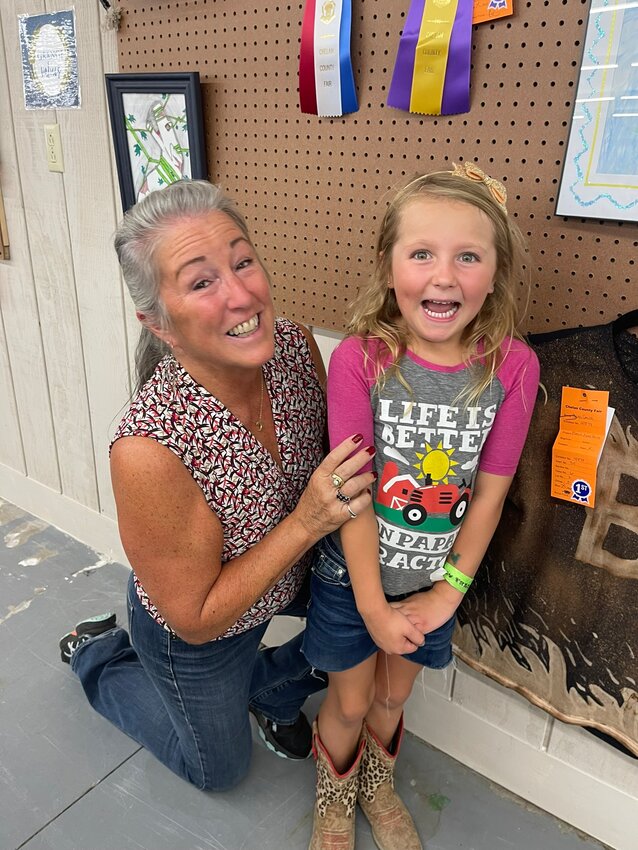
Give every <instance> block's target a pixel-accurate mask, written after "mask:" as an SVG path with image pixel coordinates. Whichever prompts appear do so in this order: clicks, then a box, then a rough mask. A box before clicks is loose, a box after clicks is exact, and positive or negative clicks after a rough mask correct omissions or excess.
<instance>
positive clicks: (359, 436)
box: [352, 434, 363, 443]
mask: <svg viewBox="0 0 638 850" xmlns="http://www.w3.org/2000/svg"><path fill="white" fill-rule="evenodd" d="M361 440H363V434H355V435H354V437H353V438H352V442H353V443H360V442H361Z"/></svg>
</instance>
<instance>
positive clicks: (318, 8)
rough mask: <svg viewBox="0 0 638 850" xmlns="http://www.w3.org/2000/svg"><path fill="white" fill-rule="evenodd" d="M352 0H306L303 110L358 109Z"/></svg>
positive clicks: (326, 113) (334, 112)
mask: <svg viewBox="0 0 638 850" xmlns="http://www.w3.org/2000/svg"><path fill="white" fill-rule="evenodd" d="M351 30H352V7H351V0H325V2H322V0H306V6H305V9H304V17H303V24H302V29H301V52H300V54H299V104H300V107H301V111H302V112H307V113H311V114H314V115H323V116H326V117H328V116H330V117H334V116H339V115H343V114H344V113H346V112H356V111H357V109H358V108H359V107H358V104H357V94H356V91H355V87H354V76H353V73H352V60H351V58H350V34H351Z"/></svg>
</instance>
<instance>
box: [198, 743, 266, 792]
mask: <svg viewBox="0 0 638 850" xmlns="http://www.w3.org/2000/svg"><path fill="white" fill-rule="evenodd" d="M250 757H251V753H250V752H249V753H248V755H247V756H246V755H243V756H242V755H237V756H236V757H232V755H231V757H230V758H223V757H220V758H219V759H216V762H215V764H214V765H213V766H212V767H208V766H206V765H201V766H200V767H197V768H190V767H188V766H186V768H185V775H184V778H185V779H187V780H188V782H190V783H191V784H192V785H195V787H196V788H199V790H200V791H230V790H231V789H233V788H235V787H236V786H237V785H239V783H240V782H241V781H242V780H243V779H245V778H246V776H247V774H248V770H249V768H250Z"/></svg>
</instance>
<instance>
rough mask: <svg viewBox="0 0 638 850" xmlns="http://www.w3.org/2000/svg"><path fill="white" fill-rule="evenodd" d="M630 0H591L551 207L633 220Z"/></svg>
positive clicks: (637, 206)
mask: <svg viewBox="0 0 638 850" xmlns="http://www.w3.org/2000/svg"><path fill="white" fill-rule="evenodd" d="M637 134H638V3H636V2H632V3H624V2H619V0H611V2H610V0H591V6H590V9H589V16H588V21H587V31H586V35H585V42H584V46H583V56H582V60H581V65H580V72H579V77H578V89H577V91H576V99H575V102H574V111H573V115H572V121H571V128H570V132H569V139H568V142H567V152H566V155H565V161H564V164H563V173H562V177H561V183H560V189H559V192H558V201H557V204H556V214H557V215H568V216H571V215H573V216H579V217H583V218H587V217H589V218H604V219H614V220H616V221H638V145H637V144H636V138H637Z"/></svg>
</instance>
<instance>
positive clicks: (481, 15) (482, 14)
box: [472, 0, 514, 24]
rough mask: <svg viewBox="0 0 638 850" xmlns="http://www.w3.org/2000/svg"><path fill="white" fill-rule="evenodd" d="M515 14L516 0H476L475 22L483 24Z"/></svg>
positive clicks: (473, 18) (473, 16)
mask: <svg viewBox="0 0 638 850" xmlns="http://www.w3.org/2000/svg"><path fill="white" fill-rule="evenodd" d="M512 14H514V0H474V12H473V14H472V23H473V24H483V23H485V22H486V21H494V20H496V18H505V17H507V15H512Z"/></svg>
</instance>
